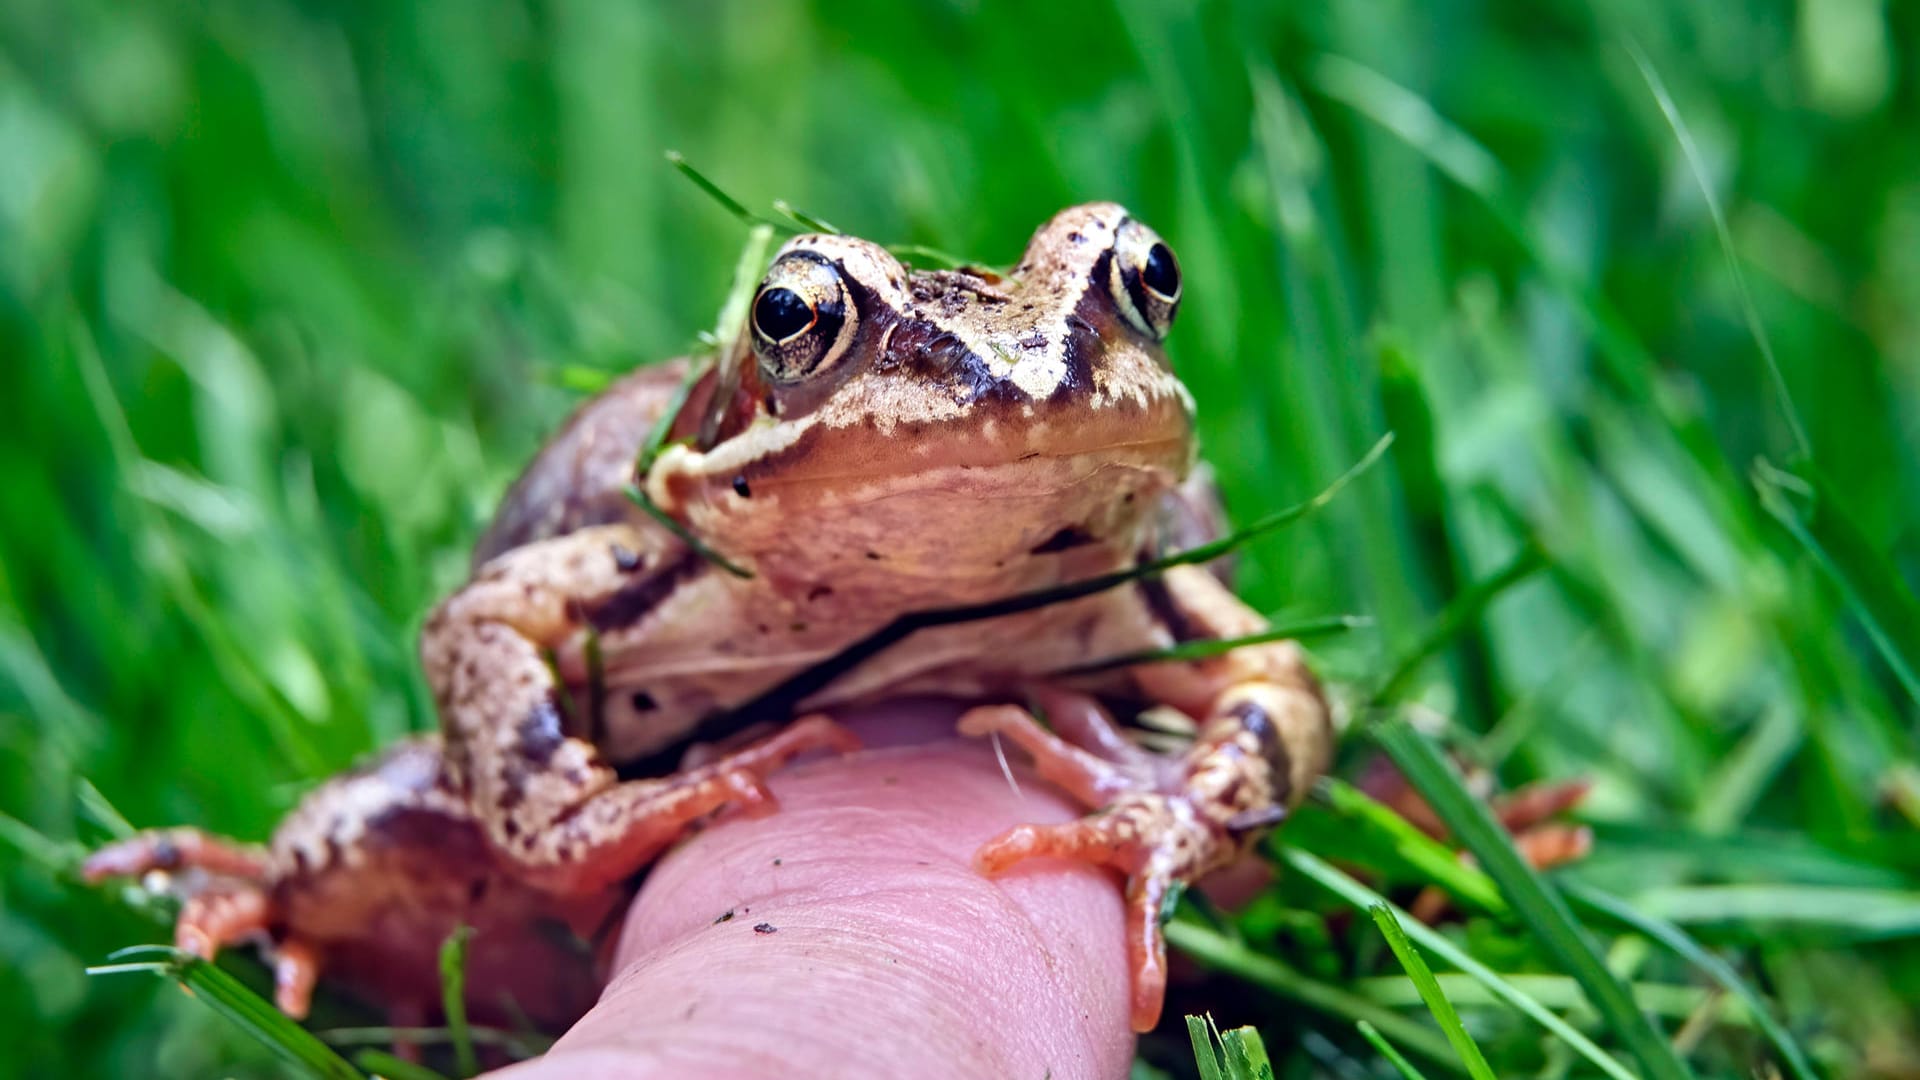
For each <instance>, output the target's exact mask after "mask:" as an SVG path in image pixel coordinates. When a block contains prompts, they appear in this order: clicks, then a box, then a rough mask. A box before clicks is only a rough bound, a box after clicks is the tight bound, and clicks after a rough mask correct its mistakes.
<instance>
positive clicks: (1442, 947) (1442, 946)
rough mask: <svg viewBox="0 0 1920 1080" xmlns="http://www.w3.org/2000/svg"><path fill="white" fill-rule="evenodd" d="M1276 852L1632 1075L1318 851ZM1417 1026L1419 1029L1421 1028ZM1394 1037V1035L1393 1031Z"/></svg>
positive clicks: (1605, 1063)
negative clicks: (1394, 920)
mask: <svg viewBox="0 0 1920 1080" xmlns="http://www.w3.org/2000/svg"><path fill="white" fill-rule="evenodd" d="M1278 858H1279V860H1280V861H1281V862H1282V863H1283V864H1285V865H1286V866H1287V867H1289V868H1291V869H1292V870H1293V871H1294V872H1296V873H1298V874H1301V875H1303V876H1305V877H1307V878H1308V879H1310V880H1312V881H1313V882H1314V883H1315V884H1318V885H1319V886H1320V887H1321V888H1324V889H1326V890H1327V891H1328V892H1331V893H1333V894H1334V895H1335V896H1338V897H1339V898H1340V899H1342V900H1344V901H1346V902H1347V903H1348V904H1351V905H1352V906H1353V907H1354V908H1355V909H1356V910H1359V911H1366V910H1368V909H1370V908H1372V907H1373V906H1374V905H1375V904H1386V905H1387V907H1388V908H1390V909H1391V910H1392V911H1393V913H1394V914H1395V915H1396V916H1399V917H1400V918H1401V919H1402V927H1403V928H1404V929H1405V930H1406V931H1407V936H1408V937H1411V938H1413V939H1414V940H1415V941H1418V942H1419V943H1420V945H1421V947H1422V948H1425V949H1426V950H1427V951H1429V952H1431V953H1433V954H1434V955H1436V956H1438V957H1440V958H1441V959H1443V960H1445V961H1446V962H1447V963H1449V964H1452V965H1453V966H1454V967H1456V968H1458V969H1460V970H1461V971H1463V972H1465V973H1467V974H1468V975H1471V976H1473V977H1474V978H1476V979H1478V980H1480V982H1481V984H1482V985H1484V986H1485V987H1486V988H1487V989H1488V990H1489V991H1490V992H1492V993H1493V994H1494V995H1495V996H1497V997H1499V998H1500V1000H1502V1001H1504V1002H1506V1003H1507V1004H1508V1005H1511V1006H1512V1007H1513V1008H1514V1009H1515V1010H1516V1011H1518V1012H1520V1013H1521V1014H1523V1015H1524V1016H1526V1017H1527V1018H1528V1019H1530V1020H1532V1021H1533V1022H1534V1023H1537V1024H1539V1025H1540V1026H1541V1027H1543V1028H1545V1029H1546V1030H1548V1031H1550V1032H1552V1033H1553V1034H1555V1035H1558V1036H1559V1037H1560V1039H1561V1040H1562V1041H1563V1042H1565V1043H1566V1044H1567V1045H1569V1046H1571V1047H1573V1049H1574V1050H1575V1051H1576V1052H1577V1053H1579V1054H1580V1056H1581V1057H1584V1058H1586V1059H1587V1060H1588V1061H1590V1062H1592V1063H1593V1065H1594V1066H1595V1067H1596V1068H1598V1069H1599V1070H1600V1071H1601V1072H1604V1073H1606V1074H1607V1075H1608V1076H1610V1077H1613V1078H1614V1080H1636V1078H1635V1077H1634V1074H1633V1073H1631V1072H1629V1071H1628V1070H1627V1068H1626V1067H1625V1066H1623V1065H1621V1064H1620V1063H1619V1062H1618V1061H1615V1060H1614V1059H1613V1057H1612V1056H1611V1055H1609V1054H1608V1053H1607V1052H1606V1051H1605V1050H1602V1049H1600V1047H1599V1046H1597V1045H1595V1044H1594V1042H1593V1040H1592V1039H1589V1038H1587V1037H1586V1036H1585V1035H1582V1034H1581V1033H1580V1032H1578V1031H1576V1030H1574V1028H1573V1026H1572V1025H1570V1024H1568V1023H1567V1022H1566V1021H1565V1020H1562V1019H1561V1018H1560V1017H1558V1016H1556V1015H1554V1013H1553V1012H1552V1011H1550V1010H1548V1009H1547V1008H1546V1007H1545V1006H1543V1005H1541V1004H1540V1003H1539V1002H1538V1001H1535V1000H1534V999H1533V998H1531V997H1529V996H1527V995H1526V994H1525V993H1522V992H1521V991H1520V990H1519V989H1518V988H1516V987H1515V986H1514V985H1513V984H1512V983H1509V982H1508V981H1507V980H1506V979H1504V978H1502V977H1501V976H1500V975H1499V974H1498V973H1497V972H1495V971H1494V970H1493V969H1492V968H1490V967H1487V966H1486V965H1485V964H1482V963H1481V962H1480V961H1478V960H1475V959H1474V958H1473V957H1471V956H1468V955H1467V954H1466V953H1465V952H1464V951H1463V950H1461V949H1460V947H1459V946H1457V945H1455V944H1454V943H1453V942H1451V941H1448V940H1447V939H1446V938H1445V937H1443V936H1442V935H1440V934H1439V933H1438V932H1436V931H1435V930H1434V929H1433V928H1432V927H1429V926H1427V925H1426V924H1425V923H1422V922H1420V921H1419V920H1417V919H1413V918H1412V917H1411V916H1408V915H1407V913H1406V912H1405V911H1403V910H1401V909H1400V908H1398V907H1395V906H1394V905H1393V904H1392V903H1390V902H1389V901H1388V900H1387V899H1386V898H1385V897H1383V896H1381V895H1380V894H1379V893H1377V892H1374V891H1373V890H1372V889H1369V888H1367V887H1366V886H1365V885H1362V884H1361V883H1360V882H1358V881H1355V880H1354V879H1353V878H1352V877H1350V876H1349V875H1347V874H1344V873H1342V872H1340V871H1339V870H1338V869H1336V868H1334V867H1333V866H1332V865H1331V864H1329V863H1327V862H1325V861H1324V860H1322V859H1320V858H1319V857H1318V856H1316V855H1311V854H1308V853H1307V852H1305V851H1302V850H1300V849H1299V848H1295V847H1282V848H1280V849H1279V851H1278ZM1169 929H1171V927H1169ZM1422 1031H1423V1032H1424V1029H1422ZM1395 1037H1396V1038H1398V1036H1395ZM1400 1041H1401V1042H1405V1041H1406V1040H1404V1039H1401V1040H1400Z"/></svg>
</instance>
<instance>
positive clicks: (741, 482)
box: [733, 476, 753, 499]
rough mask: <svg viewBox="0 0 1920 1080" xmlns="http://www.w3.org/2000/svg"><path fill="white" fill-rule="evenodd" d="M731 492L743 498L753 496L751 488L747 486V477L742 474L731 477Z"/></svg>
mask: <svg viewBox="0 0 1920 1080" xmlns="http://www.w3.org/2000/svg"><path fill="white" fill-rule="evenodd" d="M733 493H734V494H735V495H738V496H740V497H741V498H743V499H751V498H753V489H752V488H750V487H748V486H747V478H746V477H744V476H736V477H734V478H733Z"/></svg>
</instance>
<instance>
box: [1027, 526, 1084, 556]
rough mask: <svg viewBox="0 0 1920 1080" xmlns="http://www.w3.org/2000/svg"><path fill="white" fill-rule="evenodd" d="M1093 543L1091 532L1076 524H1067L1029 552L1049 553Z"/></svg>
mask: <svg viewBox="0 0 1920 1080" xmlns="http://www.w3.org/2000/svg"><path fill="white" fill-rule="evenodd" d="M1091 543H1093V534H1092V533H1090V532H1088V531H1087V530H1085V529H1083V528H1081V527H1080V526H1078V525H1069V526H1067V527H1066V528H1064V529H1061V530H1060V531H1059V532H1056V533H1054V534H1053V535H1052V536H1049V537H1047V538H1046V539H1045V540H1042V541H1040V542H1039V543H1038V544H1035V545H1034V546H1033V550H1032V551H1031V552H1029V554H1033V555H1051V554H1053V553H1054V552H1057V551H1072V550H1073V549H1074V548H1077V547H1086V546H1087V545H1088V544H1091Z"/></svg>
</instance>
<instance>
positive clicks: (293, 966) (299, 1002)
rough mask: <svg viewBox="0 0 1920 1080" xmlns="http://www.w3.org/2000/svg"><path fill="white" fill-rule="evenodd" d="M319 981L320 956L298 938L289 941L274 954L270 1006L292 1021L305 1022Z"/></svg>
mask: <svg viewBox="0 0 1920 1080" xmlns="http://www.w3.org/2000/svg"><path fill="white" fill-rule="evenodd" d="M319 979H320V953H319V950H317V949H315V948H314V947H313V946H312V945H310V944H308V943H307V942H306V941H304V940H302V939H300V938H289V939H287V940H285V941H282V942H280V943H279V944H278V945H276V946H274V950H273V1003H274V1004H275V1005H278V1006H280V1011H281V1012H283V1013H286V1014H287V1015H288V1016H291V1017H293V1018H294V1019H295V1020H302V1019H305V1018H306V1015H307V1010H308V1009H309V1008H310V1007H312V1005H313V987H314V984H315V983H316V982H318V981H319Z"/></svg>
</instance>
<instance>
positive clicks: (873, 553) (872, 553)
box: [867, 551, 880, 562]
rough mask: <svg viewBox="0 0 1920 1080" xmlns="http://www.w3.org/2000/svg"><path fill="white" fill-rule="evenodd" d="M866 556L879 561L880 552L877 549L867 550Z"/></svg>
mask: <svg viewBox="0 0 1920 1080" xmlns="http://www.w3.org/2000/svg"><path fill="white" fill-rule="evenodd" d="M867 558H869V559H872V560H873V561H875V562H879V561H880V553H879V552H877V551H869V552H867Z"/></svg>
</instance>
